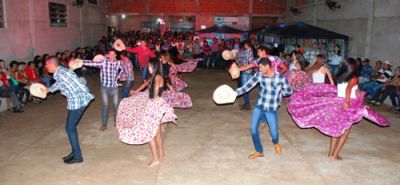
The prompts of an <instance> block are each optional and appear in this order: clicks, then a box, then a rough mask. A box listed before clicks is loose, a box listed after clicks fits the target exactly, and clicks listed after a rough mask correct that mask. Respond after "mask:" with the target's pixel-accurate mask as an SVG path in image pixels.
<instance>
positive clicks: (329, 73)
mask: <svg viewBox="0 0 400 185" xmlns="http://www.w3.org/2000/svg"><path fill="white" fill-rule="evenodd" d="M323 70H324V73H325V74H326V75H328V79H329V82H330V83H331V85H335V83H334V82H333V78H332V73H331V70H329V69H328V68H327V67H323Z"/></svg>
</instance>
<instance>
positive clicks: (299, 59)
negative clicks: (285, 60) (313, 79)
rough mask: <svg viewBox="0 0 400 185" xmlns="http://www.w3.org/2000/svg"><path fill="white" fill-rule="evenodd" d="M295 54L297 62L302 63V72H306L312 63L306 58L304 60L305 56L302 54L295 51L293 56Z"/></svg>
mask: <svg viewBox="0 0 400 185" xmlns="http://www.w3.org/2000/svg"><path fill="white" fill-rule="evenodd" d="M293 54H294V55H295V56H296V59H297V62H299V63H300V67H301V70H302V71H304V70H305V69H306V68H307V66H308V65H310V63H309V62H308V61H307V60H306V58H304V56H303V55H302V54H301V53H300V52H297V51H293V52H292V55H293ZM292 55H290V57H292Z"/></svg>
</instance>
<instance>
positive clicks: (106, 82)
mask: <svg viewBox="0 0 400 185" xmlns="http://www.w3.org/2000/svg"><path fill="white" fill-rule="evenodd" d="M83 65H85V66H89V67H97V68H100V80H101V86H103V87H112V88H118V79H119V77H120V76H121V74H122V73H123V72H124V71H125V69H124V66H123V65H122V63H121V61H119V60H117V61H115V62H111V61H110V60H109V59H105V60H103V61H102V62H96V61H92V60H84V61H83Z"/></svg>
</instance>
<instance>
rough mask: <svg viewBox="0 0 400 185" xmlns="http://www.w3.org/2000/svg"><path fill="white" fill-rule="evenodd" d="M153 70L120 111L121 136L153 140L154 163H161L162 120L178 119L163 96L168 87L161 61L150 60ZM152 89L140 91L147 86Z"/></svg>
mask: <svg viewBox="0 0 400 185" xmlns="http://www.w3.org/2000/svg"><path fill="white" fill-rule="evenodd" d="M149 73H150V74H151V78H150V79H148V80H146V81H145V82H144V83H143V84H142V85H141V86H140V87H139V88H138V89H137V90H132V91H131V94H132V96H131V97H128V98H124V99H123V100H122V101H121V103H120V104H119V108H118V112H117V119H116V122H117V129H118V132H119V139H120V140H121V141H122V142H124V143H127V144H145V143H148V142H149V143H150V149H151V153H152V156H153V160H152V161H151V162H150V163H149V166H150V167H153V166H157V165H158V164H159V160H160V159H162V157H163V156H164V146H163V141H162V137H161V135H162V129H161V128H160V127H161V124H163V123H167V122H173V123H175V119H176V115H175V114H174V110H173V108H172V107H171V106H170V105H169V104H168V103H166V102H165V101H164V99H163V98H161V96H162V94H163V89H164V79H163V75H162V69H161V62H160V61H159V59H157V58H154V59H151V60H150V64H149ZM147 87H148V90H146V91H144V92H140V91H142V90H143V89H145V88H147Z"/></svg>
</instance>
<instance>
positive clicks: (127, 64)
mask: <svg viewBox="0 0 400 185" xmlns="http://www.w3.org/2000/svg"><path fill="white" fill-rule="evenodd" d="M121 63H122V65H123V66H124V69H125V70H124V72H123V73H122V74H121V77H120V80H121V81H133V80H135V75H134V71H133V64H132V62H131V61H130V60H129V59H128V60H127V61H122V62H121Z"/></svg>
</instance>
